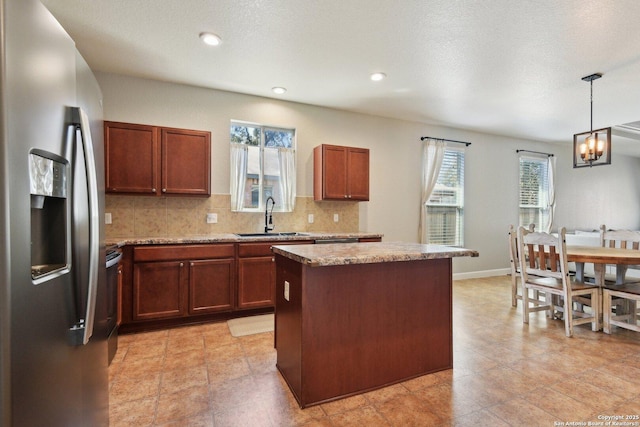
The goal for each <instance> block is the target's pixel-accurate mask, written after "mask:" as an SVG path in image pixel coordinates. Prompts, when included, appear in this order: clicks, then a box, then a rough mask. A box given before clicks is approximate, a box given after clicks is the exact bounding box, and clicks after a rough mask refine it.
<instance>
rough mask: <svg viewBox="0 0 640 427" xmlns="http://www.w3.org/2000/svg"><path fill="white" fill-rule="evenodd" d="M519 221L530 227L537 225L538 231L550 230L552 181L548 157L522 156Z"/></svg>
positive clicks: (522, 224)
mask: <svg viewBox="0 0 640 427" xmlns="http://www.w3.org/2000/svg"><path fill="white" fill-rule="evenodd" d="M519 160H520V192H519V200H520V203H519V210H520V212H519V221H520V225H521V226H524V227H528V226H529V224H535V226H536V231H548V229H549V228H550V227H549V226H550V220H551V218H550V213H551V206H550V185H549V184H550V182H549V181H550V180H549V160H548V159H547V157H546V156H545V157H536V156H532V155H520V158H519Z"/></svg>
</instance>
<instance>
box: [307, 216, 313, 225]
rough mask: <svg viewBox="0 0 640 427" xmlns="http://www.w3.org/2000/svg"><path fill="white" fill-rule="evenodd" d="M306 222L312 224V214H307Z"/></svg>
mask: <svg viewBox="0 0 640 427" xmlns="http://www.w3.org/2000/svg"><path fill="white" fill-rule="evenodd" d="M308 220H309V224H313V214H309V216H308Z"/></svg>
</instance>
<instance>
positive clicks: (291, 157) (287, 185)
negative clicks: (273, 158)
mask: <svg viewBox="0 0 640 427" xmlns="http://www.w3.org/2000/svg"><path fill="white" fill-rule="evenodd" d="M278 163H279V165H280V194H282V202H281V203H282V208H283V210H284V211H286V212H292V211H293V208H295V205H296V152H295V150H292V149H290V148H283V147H280V148H278Z"/></svg>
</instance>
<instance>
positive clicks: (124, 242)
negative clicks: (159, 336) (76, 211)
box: [105, 232, 384, 247]
mask: <svg viewBox="0 0 640 427" xmlns="http://www.w3.org/2000/svg"><path fill="white" fill-rule="evenodd" d="M301 233H304V234H300V235H297V236H286V235H285V236H282V235H264V236H250V237H242V236H238V235H237V234H233V233H220V234H208V235H202V236H157V237H152V236H149V237H111V238H107V239H105V244H106V245H107V246H118V247H123V246H129V245H182V244H207V243H251V242H288V241H305V240H329V239H342V238H345V239H348V238H358V239H372V238H373V239H376V238H380V239H381V238H382V237H383V236H384V235H383V234H381V233H367V232H354V233H346V232H336V233H330V232H317V233H316V232H301Z"/></svg>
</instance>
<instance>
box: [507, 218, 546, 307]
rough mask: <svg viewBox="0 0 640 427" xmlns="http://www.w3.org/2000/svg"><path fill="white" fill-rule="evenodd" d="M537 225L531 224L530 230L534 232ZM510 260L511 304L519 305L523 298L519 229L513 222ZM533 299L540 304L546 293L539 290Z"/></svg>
mask: <svg viewBox="0 0 640 427" xmlns="http://www.w3.org/2000/svg"><path fill="white" fill-rule="evenodd" d="M535 227H536V225H535V224H529V232H533V231H534V230H535ZM509 261H510V264H509V265H510V267H511V306H512V307H517V306H518V300H522V291H521V289H522V286H518V284H519V283H518V282H520V281H521V277H520V259H519V258H518V231H517V230H516V229H515V227H514V226H513V224H511V225H509ZM541 298H542V300H541ZM531 301H534V302H535V301H538V302H539V303H540V304H544V303H545V300H544V294H543V293H540V292H537V291H536V292H534V296H533V299H531ZM536 304H537V303H536Z"/></svg>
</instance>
